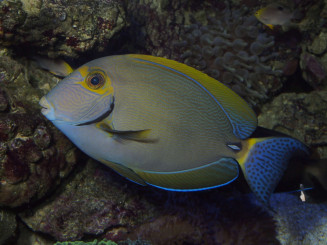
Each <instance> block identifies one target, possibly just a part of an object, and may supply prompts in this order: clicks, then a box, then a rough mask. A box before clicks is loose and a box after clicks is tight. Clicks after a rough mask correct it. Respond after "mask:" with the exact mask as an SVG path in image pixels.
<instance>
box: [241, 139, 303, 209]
mask: <svg viewBox="0 0 327 245" xmlns="http://www.w3.org/2000/svg"><path fill="white" fill-rule="evenodd" d="M296 154H300V155H301V154H309V150H308V148H307V146H305V145H304V144H303V143H302V142H300V141H298V140H296V139H293V138H290V137H269V138H250V139H247V140H245V141H244V142H243V150H242V151H241V152H240V153H239V154H238V158H237V161H238V162H239V164H240V166H241V169H242V171H243V174H244V176H245V179H246V181H247V182H248V184H249V186H250V188H251V190H252V191H253V192H254V194H255V195H256V197H257V198H258V199H259V201H261V202H262V203H264V204H265V205H266V206H269V199H270V196H271V194H272V193H273V192H274V190H275V188H276V186H277V184H278V182H279V181H280V179H281V177H282V175H283V174H284V171H285V170H286V168H287V165H288V161H289V160H290V158H291V157H293V156H295V155H296Z"/></svg>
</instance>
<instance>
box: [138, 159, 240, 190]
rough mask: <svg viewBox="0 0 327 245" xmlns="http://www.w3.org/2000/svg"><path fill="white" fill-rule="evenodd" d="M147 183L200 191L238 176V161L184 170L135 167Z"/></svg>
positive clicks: (224, 183)
mask: <svg viewBox="0 0 327 245" xmlns="http://www.w3.org/2000/svg"><path fill="white" fill-rule="evenodd" d="M133 170H134V171H135V173H137V175H139V176H140V177H141V178H142V179H143V180H144V181H145V182H146V183H148V184H150V185H153V186H155V187H158V188H162V189H166V190H171V191H200V190H205V189H211V188H215V187H219V186H222V185H226V184H228V183H230V182H232V181H233V180H235V179H236V178H237V177H238V172H239V171H238V163H237V162H236V161H235V160H234V159H232V158H222V159H220V160H218V161H216V162H213V163H210V164H208V165H204V166H201V167H198V168H193V169H189V170H184V171H176V172H153V171H143V170H139V169H133Z"/></svg>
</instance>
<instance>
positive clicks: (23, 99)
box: [0, 56, 77, 207]
mask: <svg viewBox="0 0 327 245" xmlns="http://www.w3.org/2000/svg"><path fill="white" fill-rule="evenodd" d="M25 65H27V64H25ZM27 67H28V66H24V65H23V64H21V63H19V62H17V61H15V60H13V59H11V58H10V57H8V56H0V85H1V86H0V108H2V109H1V110H0V139H1V141H0V180H1V182H0V205H4V206H10V207H17V206H20V205H22V204H24V203H28V202H29V201H31V200H37V199H40V198H41V197H43V196H44V195H45V194H46V193H47V192H48V191H49V190H50V189H53V188H55V187H56V185H57V184H58V183H59V182H60V179H61V178H63V177H65V176H67V175H68V173H69V172H70V171H71V169H72V168H73V166H74V165H75V163H76V161H77V159H76V154H75V148H73V145H72V143H70V142H69V141H68V139H66V137H64V136H63V135H62V134H60V133H59V131H58V130H57V129H55V128H54V127H53V126H52V125H51V123H49V122H47V121H46V120H45V118H44V117H43V116H42V115H41V114H40V108H39V105H38V101H39V99H40V97H41V95H42V94H43V91H42V89H38V88H36V87H34V86H35V85H36V84H39V85H40V87H44V90H49V89H50V85H49V81H50V83H51V81H52V82H53V83H52V84H51V86H53V85H54V84H55V80H54V78H52V76H49V74H47V73H46V72H43V71H40V70H38V69H36V67H33V68H31V69H32V70H33V72H32V73H30V72H29V71H30V70H29V69H28V68H27ZM31 74H33V76H32V75H31ZM41 77H42V78H43V81H44V82H43V83H38V79H41ZM46 84H47V85H46Z"/></svg>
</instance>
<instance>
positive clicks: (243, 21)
mask: <svg viewBox="0 0 327 245" xmlns="http://www.w3.org/2000/svg"><path fill="white" fill-rule="evenodd" d="M206 21H207V24H201V23H200V22H198V21H195V20H194V21H193V22H194V23H193V24H191V25H189V26H187V27H186V29H185V35H184V36H182V41H181V42H177V43H176V45H177V46H178V47H180V48H181V49H182V50H183V51H182V54H181V56H180V61H182V62H184V63H185V64H187V65H190V66H193V67H195V68H196V69H199V70H201V71H204V72H205V73H207V74H208V75H210V76H212V77H214V78H216V79H217V80H219V81H221V82H223V83H225V84H227V85H229V86H230V87H231V88H232V89H234V90H235V91H236V92H238V93H239V94H240V95H242V96H243V97H244V98H245V99H246V100H247V101H249V102H250V103H252V104H256V102H258V101H264V100H266V99H268V94H269V93H271V92H273V91H276V90H278V89H279V88H280V87H281V86H282V81H281V80H280V79H281V78H280V77H281V75H282V70H281V69H280V68H281V66H280V67H279V68H275V67H274V61H275V60H276V58H277V57H278V55H279V54H278V51H275V49H274V45H275V40H274V36H272V35H268V34H267V32H265V31H263V30H262V28H260V25H261V24H260V23H258V21H257V20H256V18H255V17H254V16H253V14H252V13H251V11H250V10H249V9H248V8H247V7H241V8H239V9H232V8H231V7H230V6H229V4H228V3H226V2H225V7H224V8H223V9H222V10H220V11H219V12H217V13H216V14H214V15H209V16H206ZM277 80H280V81H278V82H277Z"/></svg>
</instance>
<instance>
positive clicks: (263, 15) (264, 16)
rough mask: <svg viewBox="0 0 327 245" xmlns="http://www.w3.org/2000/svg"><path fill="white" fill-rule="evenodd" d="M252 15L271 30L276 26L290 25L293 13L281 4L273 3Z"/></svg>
mask: <svg viewBox="0 0 327 245" xmlns="http://www.w3.org/2000/svg"><path fill="white" fill-rule="evenodd" d="M254 15H255V17H257V19H258V20H259V21H260V22H262V23H263V24H265V25H266V26H268V27H269V28H270V29H273V28H274V26H276V25H280V26H283V25H285V24H287V23H290V21H291V19H292V18H293V16H294V13H293V12H292V11H291V10H289V9H288V8H286V7H284V6H283V5H281V4H276V3H273V4H269V5H268V6H267V7H264V8H261V9H259V10H258V11H256V12H255V14H254Z"/></svg>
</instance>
